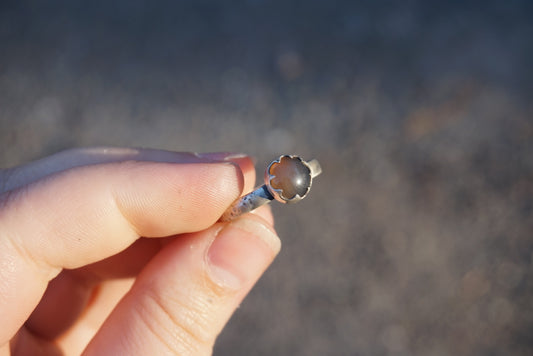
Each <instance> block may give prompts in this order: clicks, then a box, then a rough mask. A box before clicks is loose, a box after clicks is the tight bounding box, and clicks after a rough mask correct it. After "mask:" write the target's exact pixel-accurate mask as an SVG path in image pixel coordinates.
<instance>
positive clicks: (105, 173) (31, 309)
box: [0, 148, 280, 355]
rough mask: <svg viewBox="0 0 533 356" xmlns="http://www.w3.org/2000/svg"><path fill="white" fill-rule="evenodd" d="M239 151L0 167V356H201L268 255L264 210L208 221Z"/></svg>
mask: <svg viewBox="0 0 533 356" xmlns="http://www.w3.org/2000/svg"><path fill="white" fill-rule="evenodd" d="M254 180H255V172H254V169H253V164H252V162H251V160H250V159H249V158H248V157H246V156H231V155H228V154H221V153H217V154H208V155H195V154H188V153H173V152H167V151H157V150H133V149H108V148H95V149H76V150H70V151H66V152H62V153H59V154H56V155H54V156H51V157H48V158H45V159H43V160H40V161H37V162H34V163H31V164H28V165H26V166H21V167H16V168H13V169H8V170H4V171H0V321H1V324H2V325H1V327H0V355H9V354H10V351H11V354H13V355H36V354H45V355H47V354H50V355H52V354H60V353H61V352H63V353H64V354H66V355H70V354H79V353H81V352H82V351H83V350H84V351H83V352H84V354H87V355H120V354H124V355H163V354H180V355H189V354H190V355H205V354H210V353H211V350H212V346H213V343H214V341H215V339H216V337H217V335H218V333H219V332H220V331H221V329H222V328H223V326H224V325H225V324H226V322H227V321H228V319H229V317H230V316H231V314H232V313H233V311H234V310H235V309H236V307H237V306H238V305H239V303H240V302H241V300H242V299H243V298H244V297H245V295H246V294H247V293H248V291H249V290H250V288H251V287H252V286H253V284H254V283H255V282H256V281H257V279H258V278H259V277H260V275H261V274H262V273H263V271H264V270H265V269H266V267H267V266H268V265H269V264H270V262H271V261H272V260H273V258H274V257H275V255H276V254H277V252H278V251H279V248H280V241H279V239H278V238H277V236H276V234H275V232H274V229H273V227H272V223H273V221H272V216H271V214H270V211H269V210H268V209H267V208H261V209H258V211H257V212H256V213H254V214H247V215H244V216H243V217H241V218H239V219H237V220H235V221H233V222H231V223H224V224H222V223H217V220H218V218H219V217H220V215H221V214H222V213H223V212H224V210H225V209H226V208H227V207H228V206H229V205H230V204H231V203H232V202H233V201H234V200H235V199H236V198H237V197H239V196H240V195H241V194H242V192H243V191H249V190H251V189H252V188H253V184H254Z"/></svg>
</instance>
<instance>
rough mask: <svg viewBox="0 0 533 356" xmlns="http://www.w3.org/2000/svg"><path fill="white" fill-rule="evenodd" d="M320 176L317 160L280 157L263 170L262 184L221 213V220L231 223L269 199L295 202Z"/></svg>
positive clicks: (300, 198)
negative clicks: (314, 179)
mask: <svg viewBox="0 0 533 356" xmlns="http://www.w3.org/2000/svg"><path fill="white" fill-rule="evenodd" d="M320 173H322V168H321V167H320V164H319V163H318V161H317V160H316V159H312V160H310V161H304V160H303V159H301V158H300V157H299V156H294V155H283V156H280V157H279V158H277V159H275V160H274V161H272V162H271V163H270V164H269V165H268V167H267V169H266V170H265V176H264V180H265V184H264V185H262V186H261V187H259V188H257V189H255V190H254V191H253V192H251V193H248V194H246V195H244V196H242V197H241V198H239V199H237V200H236V201H235V202H234V203H233V204H231V206H230V207H229V208H228V209H227V210H226V211H225V212H224V214H223V215H222V217H221V218H220V221H230V220H233V219H235V218H236V217H238V216H240V215H242V214H245V213H248V212H250V211H252V210H254V209H256V208H258V207H260V206H261V205H264V204H266V203H269V202H270V201H272V200H277V201H279V202H281V203H296V202H298V201H300V200H302V199H303V198H305V197H306V196H307V194H308V193H309V191H310V190H311V185H312V182H313V178H315V177H316V176H318V175H319V174H320Z"/></svg>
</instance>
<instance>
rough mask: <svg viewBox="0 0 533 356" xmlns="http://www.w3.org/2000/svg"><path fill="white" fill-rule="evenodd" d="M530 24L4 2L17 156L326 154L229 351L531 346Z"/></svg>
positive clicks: (7, 103)
mask: <svg viewBox="0 0 533 356" xmlns="http://www.w3.org/2000/svg"><path fill="white" fill-rule="evenodd" d="M532 39H533V2H531V1H527V0H526V1H518V0H515V1H479V2H474V1H442V2H439V1H315V0H307V1H282V0H276V1H274V0H273V1H269V0H248V1H225V2H224V1H210V0H200V1H170V0H169V1H154V2H145V1H139V0H122V1H101V0H96V1H90V2H84V1H77V0H69V1H66V0H65V1H56V0H52V1H46V2H42V1H14V0H3V1H1V2H0V165H1V166H3V167H8V166H12V165H16V164H20V163H23V162H27V161H29V160H32V159H36V158H39V157H42V156H44V155H48V154H50V153H53V152H57V151H59V150H61V149H64V148H68V147H73V146H93V145H113V146H141V147H154V148H163V149H169V150H178V151H182V150H185V151H201V152H203V151H218V150H223V151H242V152H246V153H249V154H252V155H254V156H255V157H257V167H258V171H259V174H262V170H263V169H264V167H265V166H266V164H268V163H269V162H270V160H271V159H272V158H274V157H276V156H277V155H279V154H283V153H294V154H300V155H302V156H303V157H304V158H306V159H309V158H312V157H315V158H317V159H319V160H320V162H321V163H322V165H323V169H324V173H323V175H322V176H320V177H319V178H317V180H316V181H315V184H314V186H313V189H312V191H311V194H310V196H309V197H308V198H306V199H305V200H304V201H302V202H301V203H299V204H298V205H294V206H281V205H274V206H273V209H274V213H275V216H276V219H277V229H278V231H279V234H280V235H281V237H282V240H283V244H284V248H283V250H282V252H281V254H280V256H279V257H278V258H277V260H276V261H275V262H274V264H273V265H272V267H271V269H270V270H269V271H268V272H267V273H266V275H265V276H264V277H263V278H262V279H261V281H260V282H259V284H258V285H257V287H256V288H255V289H254V290H253V291H252V293H251V295H250V297H249V298H248V299H247V300H246V301H245V302H244V303H243V305H242V306H241V308H240V309H239V310H238V311H237V313H236V314H235V316H234V317H233V318H232V319H231V321H230V323H229V325H228V327H227V328H226V329H225V330H224V332H223V333H222V334H221V336H220V339H219V340H218V342H217V344H216V347H215V355H435V356H437V355H451V354H454V355H531V354H533V238H532V237H533V236H532V230H533V155H532V154H533V104H532V98H533V96H532V93H533V84H532V83H533V40H532Z"/></svg>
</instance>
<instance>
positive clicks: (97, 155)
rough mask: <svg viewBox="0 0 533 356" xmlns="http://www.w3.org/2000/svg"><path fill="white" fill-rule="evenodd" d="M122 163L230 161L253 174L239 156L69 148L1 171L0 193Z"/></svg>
mask: <svg viewBox="0 0 533 356" xmlns="http://www.w3.org/2000/svg"><path fill="white" fill-rule="evenodd" d="M124 161H151V162H166V163H209V162H215V161H232V162H234V163H237V164H239V165H241V169H242V170H243V172H244V171H248V170H253V163H252V162H251V160H250V159H249V158H248V157H247V156H246V155H244V154H242V153H230V152H212V153H194V152H172V151H165V150H155V149H148V148H120V147H87V148H73V149H69V150H65V151H61V152H58V153H56V154H53V155H51V156H48V157H45V158H42V159H40V160H37V161H34V162H31V163H28V164H25V165H21V166H17V167H14V168H9V169H4V170H2V171H1V174H0V182H1V185H0V187H2V189H1V190H0V192H5V191H8V190H12V189H16V188H19V187H22V186H24V185H26V184H29V183H32V182H35V181H36V180H39V179H41V178H43V177H46V176H48V175H50V174H53V173H57V172H61V171H64V170H66V169H70V168H74V167H80V166H87V165H94V164H102V163H112V162H124Z"/></svg>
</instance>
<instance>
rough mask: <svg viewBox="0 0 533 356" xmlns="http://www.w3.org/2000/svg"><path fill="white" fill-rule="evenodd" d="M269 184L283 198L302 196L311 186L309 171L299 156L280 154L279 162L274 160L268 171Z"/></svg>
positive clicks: (289, 198)
mask: <svg viewBox="0 0 533 356" xmlns="http://www.w3.org/2000/svg"><path fill="white" fill-rule="evenodd" d="M268 173H269V174H270V176H271V178H270V186H271V187H272V188H274V189H276V190H279V191H280V193H279V194H280V196H281V198H282V199H284V200H287V201H288V200H291V199H294V198H295V197H296V196H300V197H301V198H303V197H304V196H305V195H306V194H307V192H308V191H309V187H310V186H311V171H310V170H309V167H307V165H306V164H305V163H304V162H302V160H301V159H300V158H299V157H290V156H282V157H281V159H280V161H279V163H278V162H274V163H273V164H272V165H271V166H270V170H269V172H268Z"/></svg>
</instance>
